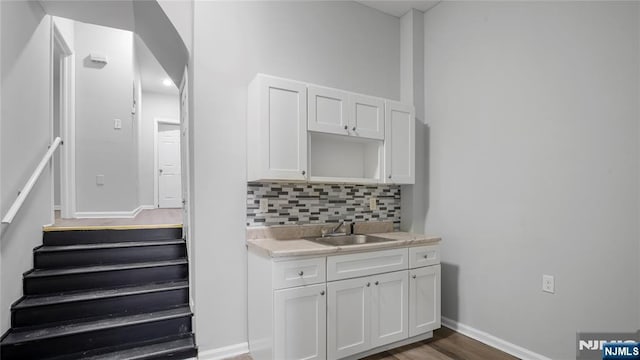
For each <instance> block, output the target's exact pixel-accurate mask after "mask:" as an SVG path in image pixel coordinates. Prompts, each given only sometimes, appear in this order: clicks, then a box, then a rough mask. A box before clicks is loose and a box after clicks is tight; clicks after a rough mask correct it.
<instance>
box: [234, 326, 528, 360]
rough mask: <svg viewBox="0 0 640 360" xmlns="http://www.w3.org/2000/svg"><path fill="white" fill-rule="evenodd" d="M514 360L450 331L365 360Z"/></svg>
mask: <svg viewBox="0 0 640 360" xmlns="http://www.w3.org/2000/svg"><path fill="white" fill-rule="evenodd" d="M432 359H433V360H513V359H517V358H516V357H513V356H511V355H509V354H507V353H505V352H502V351H500V350H498V349H495V348H492V347H491V346H488V345H485V344H483V343H481V342H479V341H476V340H474V339H472V338H470V337H467V336H464V335H462V334H459V333H457V332H455V331H453V330H451V329H448V328H445V327H443V328H441V329H438V330H436V331H435V332H434V335H433V338H431V339H429V340H425V341H420V342H417V343H414V344H411V345H406V346H403V347H400V348H397V349H393V350H390V351H384V352H381V353H379V354H376V355H372V356H369V357H366V358H364V359H363V360H432ZM231 360H251V356H250V355H240V356H237V357H234V358H232V359H231Z"/></svg>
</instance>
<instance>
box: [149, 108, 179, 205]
mask: <svg viewBox="0 0 640 360" xmlns="http://www.w3.org/2000/svg"><path fill="white" fill-rule="evenodd" d="M158 124H169V125H180V120H176V119H167V118H154V119H153V206H155V207H156V208H159V207H160V199H159V198H158ZM180 140H181V141H182V139H180ZM181 191H182V190H181Z"/></svg>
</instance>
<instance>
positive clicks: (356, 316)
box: [327, 278, 371, 359]
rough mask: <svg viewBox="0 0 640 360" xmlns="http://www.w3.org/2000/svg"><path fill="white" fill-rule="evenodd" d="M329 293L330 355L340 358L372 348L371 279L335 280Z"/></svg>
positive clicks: (328, 330)
mask: <svg viewBox="0 0 640 360" xmlns="http://www.w3.org/2000/svg"><path fill="white" fill-rule="evenodd" d="M327 293H328V295H329V297H328V299H327V355H328V357H327V358H328V359H339V358H343V357H345V356H349V355H353V354H356V353H359V352H362V351H366V350H368V349H369V348H370V347H371V341H370V313H371V312H370V302H371V300H370V297H371V279H370V278H358V279H349V280H342V281H336V282H331V283H328V284H327Z"/></svg>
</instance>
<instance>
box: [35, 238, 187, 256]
mask: <svg viewBox="0 0 640 360" xmlns="http://www.w3.org/2000/svg"><path fill="white" fill-rule="evenodd" d="M184 243H185V242H184V240H182V239H175V240H147V241H129V242H126V241H125V242H113V243H109V242H104V243H94V244H73V245H43V246H40V247H38V248H36V249H34V251H33V252H34V253H50V252H62V251H81V250H100V249H119V248H129V247H147V246H162V245H180V244H184Z"/></svg>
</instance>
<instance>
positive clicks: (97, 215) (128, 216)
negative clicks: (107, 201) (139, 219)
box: [76, 205, 154, 219]
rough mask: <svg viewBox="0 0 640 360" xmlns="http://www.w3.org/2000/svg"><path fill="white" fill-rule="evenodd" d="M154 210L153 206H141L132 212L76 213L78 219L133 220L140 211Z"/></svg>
mask: <svg viewBox="0 0 640 360" xmlns="http://www.w3.org/2000/svg"><path fill="white" fill-rule="evenodd" d="M148 209H154V206H153V205H140V206H138V207H137V208H135V209H133V210H131V211H79V212H76V219H113V218H121V219H131V218H134V217H136V216H137V215H138V214H139V213H140V211H142V210H148Z"/></svg>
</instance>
